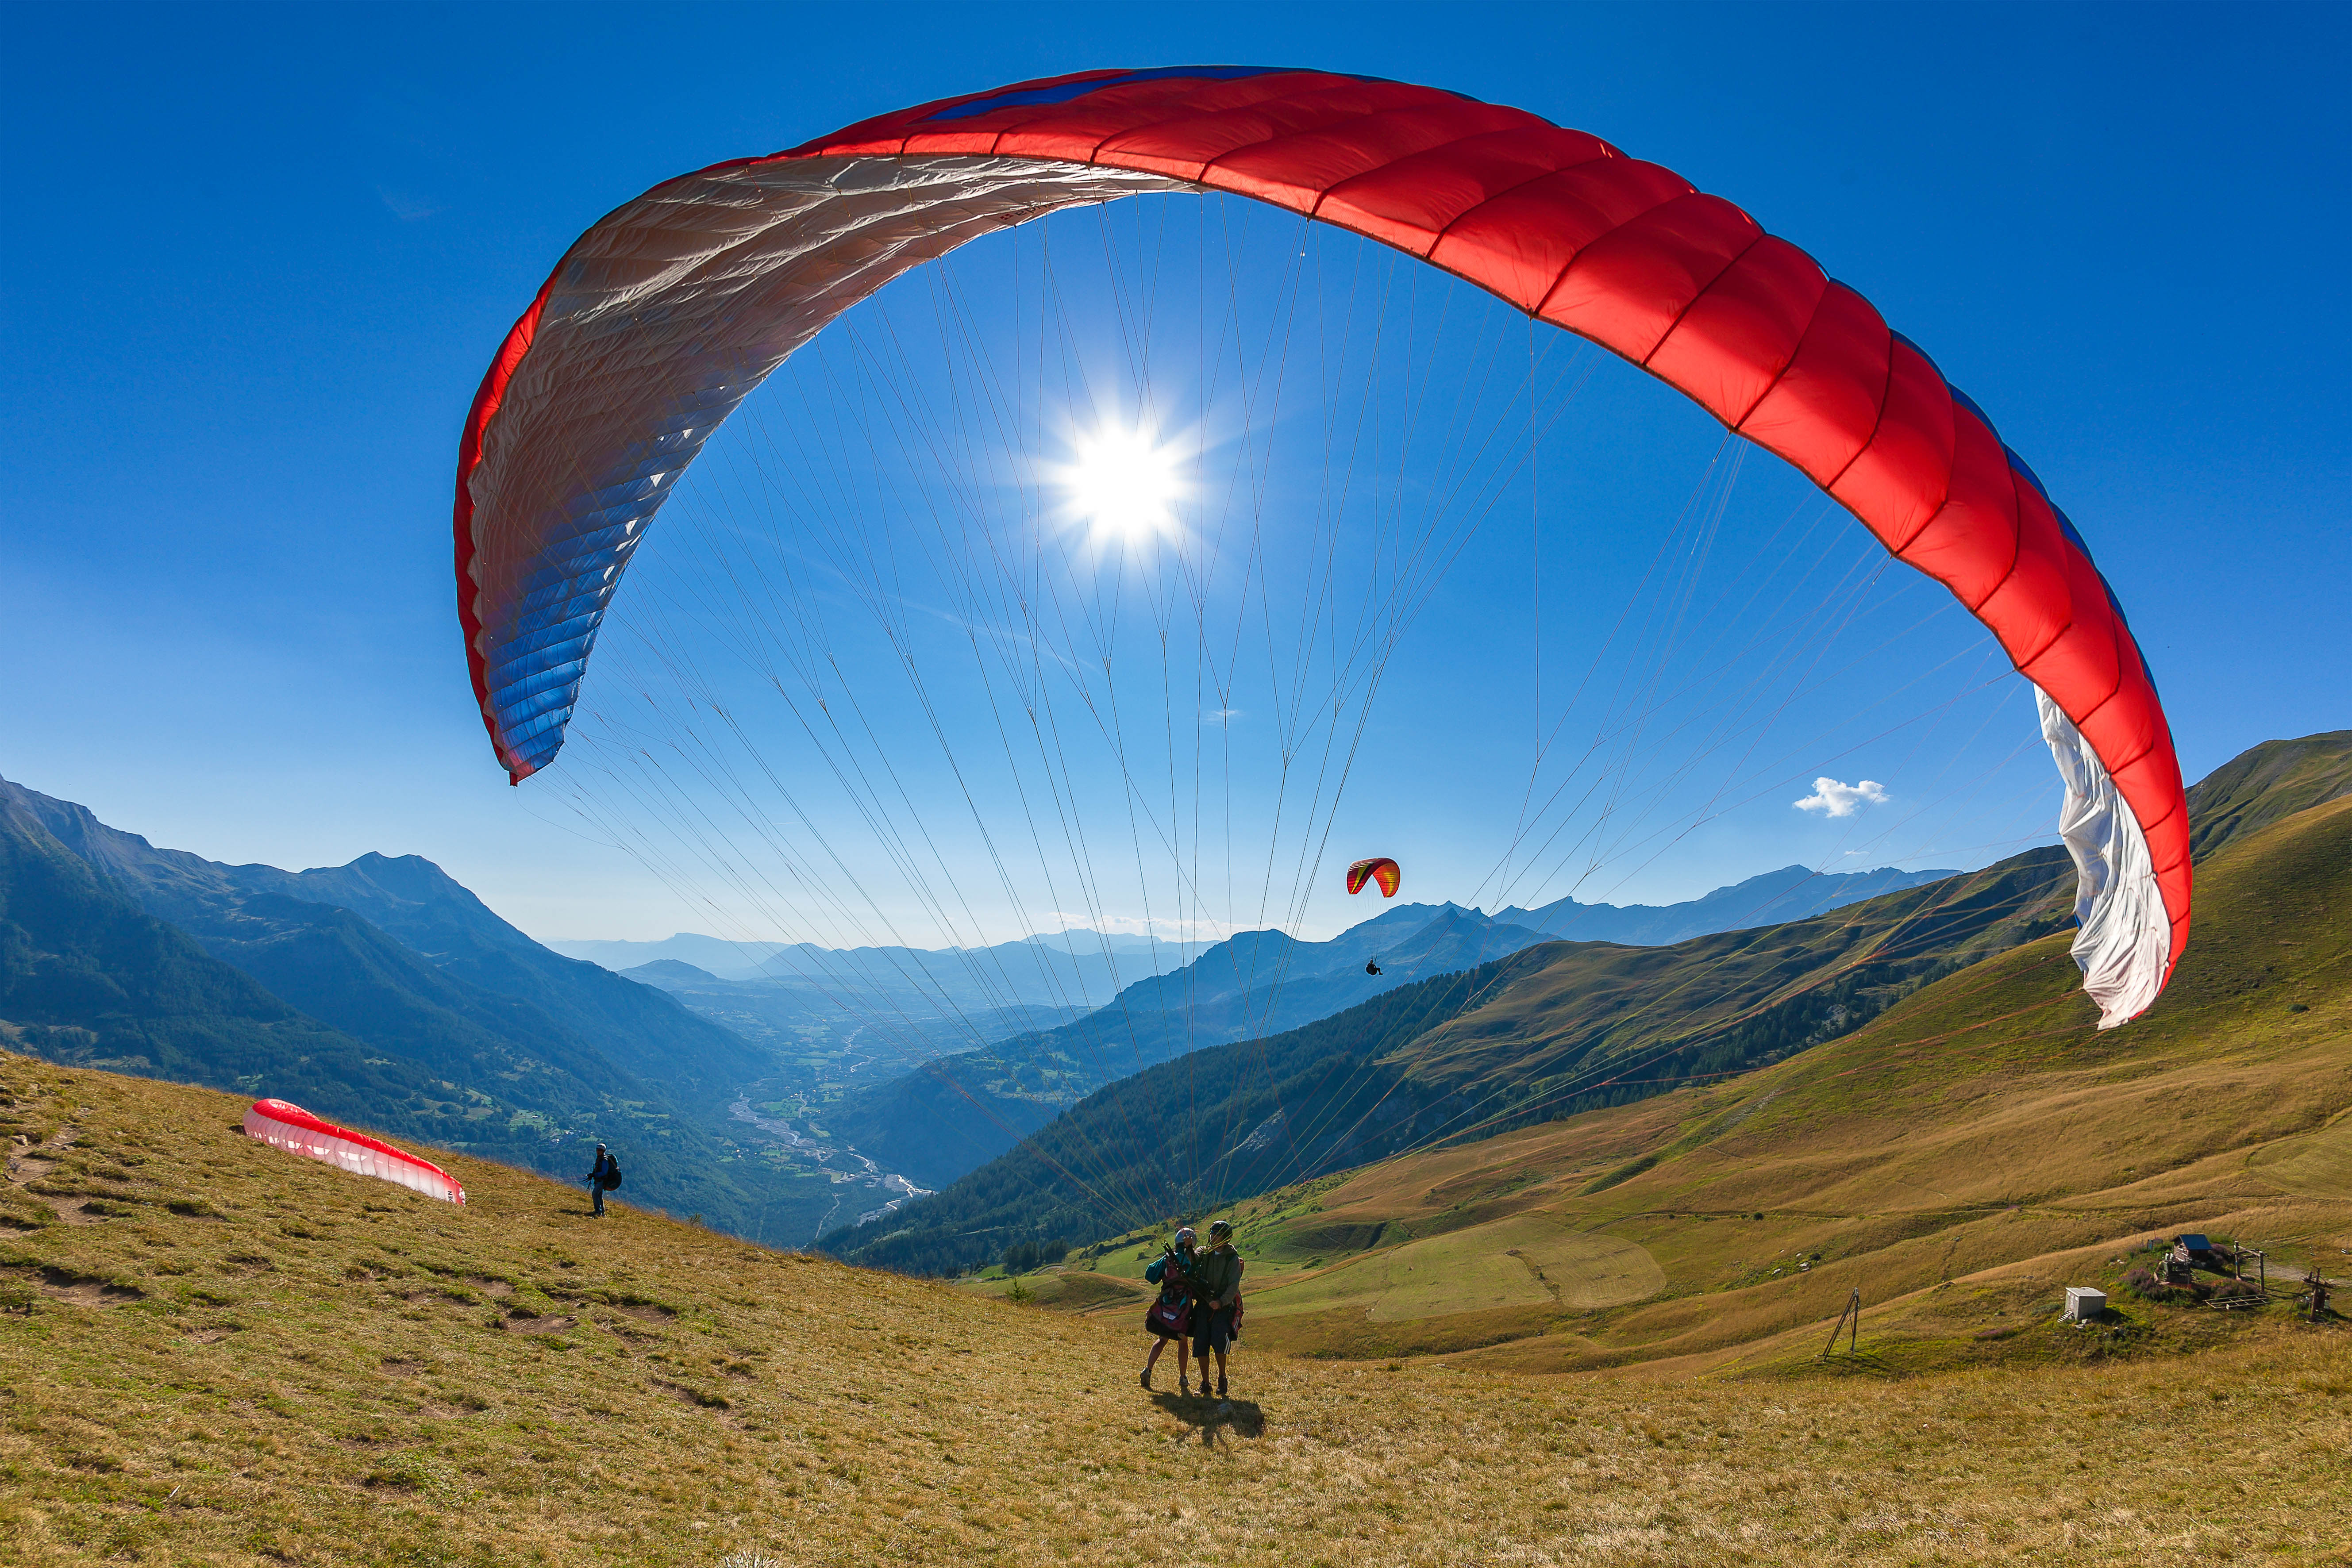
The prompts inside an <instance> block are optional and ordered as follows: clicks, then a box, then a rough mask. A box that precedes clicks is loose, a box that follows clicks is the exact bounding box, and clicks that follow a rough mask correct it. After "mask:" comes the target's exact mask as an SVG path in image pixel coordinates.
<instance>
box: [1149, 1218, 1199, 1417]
mask: <svg viewBox="0 0 2352 1568" xmlns="http://www.w3.org/2000/svg"><path fill="white" fill-rule="evenodd" d="M1193 1242H1194V1238H1193V1235H1192V1227H1191V1226H1189V1225H1188V1226H1186V1227H1184V1228H1182V1229H1181V1230H1179V1231H1178V1232H1177V1233H1176V1243H1175V1245H1174V1246H1172V1247H1166V1248H1162V1249H1160V1256H1159V1257H1157V1258H1154V1259H1153V1260H1151V1261H1150V1263H1149V1264H1147V1265H1145V1267H1144V1270H1143V1277H1144V1279H1145V1280H1146V1281H1149V1282H1150V1283H1152V1284H1154V1285H1157V1286H1159V1287H1160V1296H1159V1299H1158V1300H1156V1301H1153V1302H1152V1303H1151V1307H1150V1310H1149V1311H1148V1312H1145V1313H1144V1314H1143V1326H1144V1327H1145V1328H1146V1329H1147V1330H1149V1331H1150V1333H1151V1334H1152V1336H1153V1337H1152V1341H1151V1354H1150V1357H1149V1358H1148V1359H1146V1360H1145V1362H1144V1364H1143V1386H1145V1387H1146V1388H1149V1387H1150V1386H1151V1369H1152V1367H1154V1366H1155V1365H1157V1364H1159V1361H1160V1352H1161V1351H1163V1350H1166V1349H1167V1348H1168V1345H1169V1342H1170V1341H1171V1340H1172V1341H1174V1342H1175V1344H1176V1392H1177V1393H1179V1394H1185V1395H1189V1394H1191V1393H1192V1378H1191V1375H1190V1373H1188V1372H1187V1371H1186V1367H1185V1357H1186V1354H1187V1353H1188V1352H1189V1351H1190V1350H1191V1348H1192V1346H1191V1344H1190V1343H1189V1341H1188V1339H1187V1336H1188V1335H1189V1334H1191V1333H1192V1264H1193V1261H1194V1260H1195V1259H1197V1258H1198V1257H1199V1256H1200V1254H1199V1253H1198V1251H1197V1250H1196V1249H1195V1248H1194V1246H1193ZM1207 1375H1208V1369H1207V1368H1206V1367H1203V1368H1202V1377H1203V1379H1204V1380H1205V1378H1206V1377H1207ZM1202 1392H1204V1393H1205V1392H1206V1390H1205V1389H1203V1390H1202Z"/></svg>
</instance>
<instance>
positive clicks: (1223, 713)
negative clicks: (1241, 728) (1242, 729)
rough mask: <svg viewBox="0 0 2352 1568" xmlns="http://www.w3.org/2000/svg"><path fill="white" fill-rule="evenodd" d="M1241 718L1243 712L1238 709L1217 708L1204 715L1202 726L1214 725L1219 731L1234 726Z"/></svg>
mask: <svg viewBox="0 0 2352 1568" xmlns="http://www.w3.org/2000/svg"><path fill="white" fill-rule="evenodd" d="M1241 716H1242V710H1241V709H1239V708H1237V707H1215V708H1211V709H1210V710H1209V711H1208V712H1206V713H1204V714H1202V716H1201V722H1202V724H1213V725H1215V726H1216V727H1218V728H1219V729H1223V728H1224V727H1226V726H1228V725H1230V724H1232V723H1233V722H1234V720H1235V719H1237V718H1239V717H1241Z"/></svg>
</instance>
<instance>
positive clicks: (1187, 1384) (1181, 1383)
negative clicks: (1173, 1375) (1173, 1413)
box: [1176, 1377, 1192, 1399]
mask: <svg viewBox="0 0 2352 1568" xmlns="http://www.w3.org/2000/svg"><path fill="white" fill-rule="evenodd" d="M1176 1392H1177V1393H1178V1394H1179V1395H1180V1396H1182V1397H1184V1398H1186V1399H1190V1398H1192V1379H1191V1378H1189V1377H1180V1378H1178V1379H1177V1380H1176Z"/></svg>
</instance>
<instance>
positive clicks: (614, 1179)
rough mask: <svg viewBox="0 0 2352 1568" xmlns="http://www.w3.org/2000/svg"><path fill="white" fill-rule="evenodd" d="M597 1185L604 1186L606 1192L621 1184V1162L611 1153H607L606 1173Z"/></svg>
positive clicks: (605, 1160)
mask: <svg viewBox="0 0 2352 1568" xmlns="http://www.w3.org/2000/svg"><path fill="white" fill-rule="evenodd" d="M596 1185H597V1186H601V1187H603V1188H604V1190H605V1191H606V1192H611V1191H613V1190H614V1188H615V1187H617V1186H620V1185H621V1162H620V1161H618V1160H616V1159H614V1158H613V1157H612V1156H611V1155H605V1156H604V1177H603V1178H602V1179H601V1180H599V1181H598V1182H597V1184H596Z"/></svg>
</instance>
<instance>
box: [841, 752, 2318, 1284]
mask: <svg viewBox="0 0 2352 1568" xmlns="http://www.w3.org/2000/svg"><path fill="white" fill-rule="evenodd" d="M2347 794H2352V732H2341V733H2338V734H2336V735H2329V736H2315V737H2305V738H2304V739H2302V740H2298V741H2282V742H2272V743H2269V744H2268V745H2266V746H2263V747H2256V748H2254V749H2253V750H2252V751H2250V752H2248V753H2246V754H2245V755H2244V756H2242V757H2241V758H2236V759H2234V760H2233V761H2232V762H2231V763H2229V764H2227V765H2225V766H2224V767H2223V768H2219V769H2217V770H2215V772H2214V773H2213V774H2212V775H2211V776H2210V777H2209V778H2208V779H2206V780H2204V781H2203V782H2201V783H2200V784H2199V785H2198V786H2197V787H2196V788H2195V789H2192V790H2191V791H2190V795H2189V800H2190V806H2191V810H2192V821H2193V822H2194V824H2195V827H2196V831H2197V833H2198V835H2199V837H2198V841H2199V843H2200V846H2201V853H2203V854H2205V855H2211V854H2214V853H2216V852H2219V851H2220V850H2221V849H2222V848H2224V847H2225V846H2227V845H2229V844H2231V842H2233V841H2236V840H2238V839H2239V838H2241V837H2242V836H2244V835H2247V834H2250V833H2252V832H2253V831H2255V830H2256V829H2258V828H2262V827H2265V826H2268V825H2271V824H2276V823H2281V822H2284V821H2302V820H2304V819H2303V816H2302V815H2300V814H2299V813H2308V812H2310V811H2312V810H2314V809H2315V807H2316V806H2319V805H2323V804H2325V803H2326V802H2329V801H2333V800H2337V799H2339V798H2341V797H2343V796H2346V795H2347ZM2339 826H2340V824H2339ZM2331 831H2333V830H2331ZM2323 858H2325V857H2324V855H2323ZM2239 874H2240V876H2241V877H2242V878H2251V879H2252V883H2260V882H2261V881H2262V879H2263V876H2265V875H2270V874H2272V873H2264V872H2259V871H2251V872H2244V871H2242V872H2241V873H2239ZM2201 896H2202V895H2200V897H2201ZM2217 901H2219V895H2217ZM2073 902H2074V868H2073V865H2072V864H2071V862H2069V861H2068V859H2067V857H2066V855H2065V853H2064V852H2063V851H2061V850H2057V849H2043V850H2034V851H2029V852H2026V853H2024V854H2021V855H2017V856H2013V857H2011V859H2009V860H2007V861H2004V862H2000V863H1998V864H1996V865H1993V866H1990V867H1988V868H1986V869H1985V870H1983V871H1980V872H1975V873H1967V874H1965V875H1956V876H1951V877H1948V878H1947V879H1945V880H1944V881H1943V882H1941V883H1931V884H1928V885H1927V886H1924V887H1913V888H1906V889H1903V890H1901V891H1897V892H1894V893H1889V894H1881V895H1880V896H1878V897H1875V898H1872V899H1868V900H1865V901H1864V902H1862V903H1860V904H1853V905H1851V906H1848V907H1846V908H1843V909H1841V910H1837V911H1834V912H1832V913H1830V914H1826V915H1816V916H1813V917H1811V918H1810V919H1806V920H1800V921H1792V922H1787V923H1783V924H1779V925H1767V926H1761V927H1753V928H1748V929H1744V930H1738V931H1733V932H1728V933H1718V934H1715V935H1710V936H1701V937H1696V938H1693V939H1690V940H1688V941H1685V942H1683V943H1679V944H1675V945H1674V946H1666V947H1654V948H1641V947H1633V946H1625V945H1621V944H1615V943H1602V942H1571V943H1557V944H1546V945H1543V946H1533V947H1529V948H1527V949H1525V950H1523V951H1520V952H1517V953H1516V954H1514V955H1512V956H1508V957H1505V958H1502V959H1499V960H1496V961H1490V962H1488V963H1486V964H1483V965H1481V966H1480V967H1477V968H1475V969H1473V970H1470V971H1468V972H1466V973H1460V974H1453V975H1447V976H1444V977H1435V978H1424V979H1420V980H1418V981H1417V982H1416V983H1414V984H1412V985H1408V986H1404V987H1401V988H1397V989H1394V990H1391V991H1390V992H1389V993H1387V994H1386V995H1383V996H1381V997H1378V998H1373V999H1372V1000H1370V1001H1367V1002H1364V1003H1361V1004H1360V1005H1359V1006H1357V1007H1355V1008H1354V1009H1349V1010H1348V1011H1345V1012H1341V1013H1339V1014H1337V1015H1335V1016H1333V1017H1329V1018H1327V1019H1321V1020H1319V1021H1318V1022H1315V1023H1312V1024H1309V1025H1307V1026H1306V1027H1303V1028H1298V1029H1294V1030H1288V1031H1286V1032H1282V1033H1278V1034H1273V1035H1270V1036H1267V1037H1264V1038H1255V1039H1251V1040H1244V1041H1240V1042H1237V1043H1234V1044H1230V1045H1225V1046H1222V1047H1216V1048H1212V1049H1209V1050H1203V1051H1198V1052H1196V1053H1194V1054H1192V1055H1191V1056H1188V1057H1186V1058H1185V1059H1184V1060H1182V1061H1175V1062H1169V1063H1166V1064H1164V1065H1158V1066H1153V1067H1151V1068H1150V1069H1148V1070H1146V1071H1142V1072H1139V1073H1137V1074H1135V1075H1133V1076H1129V1077H1126V1078H1124V1079H1122V1080H1120V1081H1118V1082H1113V1083H1111V1084H1109V1085H1108V1086H1107V1087H1104V1088H1101V1089H1099V1090H1098V1091H1097V1092H1094V1093H1092V1094H1091V1095H1089V1096H1087V1097H1085V1098H1083V1099H1081V1100H1080V1101H1079V1102H1078V1103H1076V1104H1074V1105H1073V1106H1071V1107H1070V1108H1069V1109H1068V1110H1067V1111H1066V1112H1065V1113H1062V1114H1061V1115H1060V1116H1059V1117H1058V1118H1056V1119H1055V1120H1054V1121H1053V1122H1052V1123H1051V1124H1044V1125H1041V1126H1040V1127H1039V1128H1038V1129H1036V1130H1035V1131H1034V1133H1033V1134H1031V1135H1030V1136H1029V1138H1028V1139H1027V1141H1026V1142H1024V1143H1023V1144H1022V1145H1019V1146H1018V1147H1010V1146H1008V1151H1007V1152H1005V1153H1003V1154H1002V1155H998V1156H997V1157H995V1158H994V1159H993V1160H992V1161H991V1162H990V1163H989V1164H987V1165H985V1166H982V1167H981V1168H979V1169H977V1170H974V1171H972V1172H971V1173H970V1174H969V1175H968V1176H964V1177H962V1178H961V1179H959V1180H958V1181H956V1182H954V1183H952V1184H949V1185H947V1186H944V1188H943V1190H941V1191H940V1192H938V1193H937V1194H935V1195H934V1196H932V1197H927V1198H925V1199H923V1200H921V1201H919V1202H916V1203H911V1204H908V1205H907V1206H905V1207H903V1208H901V1209H899V1210H898V1211H897V1212H895V1213H893V1214H891V1215H888V1216H887V1217H883V1218H877V1219H875V1220H873V1221H870V1222H868V1223H866V1224H862V1225H860V1226H856V1227H853V1228H845V1229H844V1230H842V1231H840V1232H837V1233H835V1235H833V1236H830V1237H828V1238H827V1239H826V1241H825V1243H824V1245H825V1246H826V1247H827V1248H828V1249H831V1250H835V1251H836V1252H838V1253H839V1254H840V1255H842V1256H844V1257H845V1258H849V1259H852V1260H858V1261H863V1262H869V1263H877V1264H881V1265H884V1266H887V1267H893V1268H902V1269H910V1270H917V1271H924V1272H929V1271H943V1270H955V1269H959V1268H967V1267H971V1266H972V1265H974V1264H976V1263H978V1262H981V1261H983V1260H986V1259H987V1258H990V1257H992V1256H995V1255H996V1254H997V1252H998V1251H1000V1250H1001V1249H1003V1247H1004V1246H1006V1245H1007V1244H1009V1243H1012V1242H1016V1241H1032V1242H1041V1243H1045V1244H1046V1246H1047V1249H1048V1250H1051V1249H1052V1247H1053V1246H1054V1245H1055V1244H1057V1243H1066V1242H1073V1241H1076V1240H1080V1239H1084V1238H1086V1237H1088V1236H1099V1235H1105V1234H1117V1233H1120V1232H1127V1231H1129V1230H1130V1229H1131V1228H1133V1227H1136V1226H1139V1225H1143V1224H1147V1223H1149V1222H1150V1221H1151V1220H1154V1219H1157V1218H1162V1217H1165V1216H1170V1215H1197V1214H1203V1213H1207V1212H1209V1211H1211V1209H1213V1208H1214V1207H1221V1206H1223V1205H1226V1204H1229V1203H1231V1202H1232V1201H1233V1200H1234V1199H1235V1198H1237V1197H1245V1196H1248V1195H1250V1194H1253V1193H1259V1192H1263V1191H1265V1190H1267V1189H1269V1188H1273V1187H1276V1186H1284V1185H1285V1184H1298V1183H1306V1184H1308V1185H1309V1186H1312V1184H1314V1183H1315V1182H1316V1181H1317V1180H1318V1179H1319V1178H1320V1177H1322V1176H1323V1175H1324V1174H1325V1173H1328V1172H1334V1171H1339V1170H1343V1169H1347V1168H1349V1167H1351V1166H1364V1165H1365V1164H1366V1163H1367V1162H1374V1163H1379V1162H1382V1161H1386V1160H1390V1159H1392V1158H1394V1157H1396V1156H1397V1155H1400V1154H1401V1153H1402V1152H1406V1151H1412V1150H1417V1149H1429V1150H1437V1151H1443V1150H1445V1149H1448V1148H1451V1147H1454V1146H1456V1145H1464V1144H1473V1143H1480V1142H1483V1141H1485V1140H1489V1139H1494V1138H1496V1136H1497V1135H1498V1134H1506V1133H1508V1132H1510V1131H1511V1130H1513V1129H1515V1128H1523V1127H1528V1126H1532V1125H1536V1124H1544V1123H1549V1122H1552V1121H1557V1120H1559V1119H1562V1118H1567V1117H1573V1116H1575V1115H1577V1114H1578V1113H1583V1112H1587V1111H1593V1110H1599V1109H1604V1108H1607V1107H1609V1106H1612V1105H1624V1104H1628V1103H1633V1102H1638V1101H1644V1100H1647V1099H1650V1098H1652V1097H1654V1096H1656V1095H1660V1094H1663V1093H1666V1092H1670V1091H1673V1090H1675V1089H1677V1088H1691V1087H1695V1086H1701V1085H1706V1084H1709V1083H1713V1082H1719V1081H1720V1082H1745V1081H1746V1075H1748V1074H1750V1073H1752V1072H1754V1071H1756V1070H1758V1069H1759V1068H1766V1067H1769V1066H1771V1065H1772V1064H1774V1063H1776V1062H1781V1061H1788V1060H1790V1058H1794V1057H1799V1056H1801V1055H1802V1054H1804V1053H1807V1052H1809V1051H1812V1050H1815V1049H1817V1048H1819V1047H1822V1046H1823V1045H1824V1044H1826V1043H1828V1042H1831V1041H1834V1040H1843V1039H1845V1038H1848V1037H1851V1036H1854V1035H1857V1034H1858V1033H1860V1032H1861V1031H1863V1030H1866V1029H1868V1028H1869V1027H1871V1026H1872V1025H1873V1024H1874V1020H1876V1019H1879V1018H1881V1017H1882V1016H1885V1015H1886V1014H1888V1013H1889V1012H1890V1011H1891V1010H1893V1009H1898V1008H1904V1007H1906V1004H1908V1003H1909V1002H1910V999H1911V998H1914V997H1915V996H1923V995H1943V996H1953V995H1965V994H1967V984H1969V983H1973V982H1964V981H1963V980H1962V979H1961V978H1960V977H1959V976H1960V975H1961V974H1962V973H1963V972H1969V973H1972V972H1973V971H1974V967H1975V966H1977V965H1979V964H1981V963H1983V962H1984V961H1985V960H1987V959H1989V958H1992V957H1995V956H2000V955H2002V954H2006V953H2011V952H2013V951H2016V950H2019V949H2026V948H2030V949H2032V951H2034V952H2037V953H2040V954H2042V957H2041V958H2040V959H2038V960H2037V962H2038V963H2040V964H2041V965H2042V967H2045V968H2047V967H2050V966H2052V965H2056V966H2059V967H2062V968H2063V971H2064V976H2071V975H2072V966H2071V965H2070V964H2068V963H2067V962H2066V959H2065V951H2064V947H2063V942H2057V943H2056V945H2055V946H2053V942H2054V941H2055V939H2056V938H2057V936H2058V935H2059V934H2060V933H2062V932H2063V928H2064V927H2066V926H2067V925H2069V924H2070V923H2071V920H2072V915H2073ZM2243 904H2244V900H2241V901H2240V905H2241V906H2243ZM1401 913H1402V912H1401ZM2201 939H2204V938H2200V940H2201ZM2211 940H2212V941H2213V942H2214V944H2215V945H2216V946H2219V945H2220V943H2221V938H2220V937H2219V936H2215V937H2213V938H2211ZM2288 945H2289V946H2292V945H2293V944H2292V942H2290V943H2289V944H2288ZM2055 972H2056V971H2053V973H2055ZM2265 972H2266V971H2265ZM2062 978H2063V976H2062ZM2050 983H2051V984H2053V985H2054V984H2057V983H2058V982H2057V981H2054V980H2053V981H2052V982H2050ZM2253 983H2256V984H2259V983H2260V977H2259V973H2258V974H2257V977H2256V979H2255V981H2254V982H2253ZM2071 987H2072V982H2071V980H2069V981H2067V985H2066V988H2065V989H2064V990H2063V994H2064V995H2066V996H2070V997H2071V996H2073V994H2074V993H2073V990H2072V988H2071ZM2076 999H2077V1000H2079V998H2076ZM1003 1050H1004V1048H999V1051H1000V1053H1001V1052H1003ZM1421 1157H1423V1158H1433V1157H1434V1156H1433V1155H1426V1156H1421ZM1638 1168H1641V1167H1636V1166H1629V1167H1628V1169H1627V1170H1626V1171H1625V1172H1623V1173H1620V1174H1618V1175H1616V1176H1613V1177H1612V1178H1611V1179H1614V1180H1625V1179H1629V1177H1630V1176H1632V1175H1634V1174H1638ZM1497 1179H1498V1180H1507V1173H1506V1176H1502V1177H1498V1178H1497Z"/></svg>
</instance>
